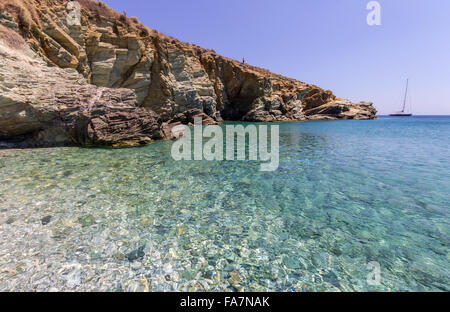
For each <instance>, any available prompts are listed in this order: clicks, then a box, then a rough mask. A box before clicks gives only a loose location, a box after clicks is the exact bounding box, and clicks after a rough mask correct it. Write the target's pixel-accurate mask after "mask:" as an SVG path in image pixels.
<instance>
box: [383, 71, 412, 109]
mask: <svg viewBox="0 0 450 312" xmlns="http://www.w3.org/2000/svg"><path fill="white" fill-rule="evenodd" d="M408 86H409V79H406V91H405V98H404V100H403V109H402V111H401V112H397V113H394V114H390V115H389V116H397V117H409V116H412V113H407V112H406V97H407V95H408Z"/></svg>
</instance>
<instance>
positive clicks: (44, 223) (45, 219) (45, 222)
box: [41, 216, 52, 225]
mask: <svg viewBox="0 0 450 312" xmlns="http://www.w3.org/2000/svg"><path fill="white" fill-rule="evenodd" d="M51 220H52V216H46V217H44V218H42V219H41V223H42V225H47V224H49V223H50V221H51Z"/></svg>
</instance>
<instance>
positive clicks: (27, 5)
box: [0, 0, 40, 32]
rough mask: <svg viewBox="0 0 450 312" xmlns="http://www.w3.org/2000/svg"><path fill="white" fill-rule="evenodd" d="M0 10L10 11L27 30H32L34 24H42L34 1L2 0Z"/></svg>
mask: <svg viewBox="0 0 450 312" xmlns="http://www.w3.org/2000/svg"><path fill="white" fill-rule="evenodd" d="M0 10H5V11H7V12H8V13H10V14H11V15H12V16H13V17H14V19H15V20H16V22H17V23H18V24H19V27H20V29H21V30H23V31H25V32H28V31H30V30H31V27H32V26H33V25H35V24H38V25H39V24H40V22H39V15H38V13H37V12H36V9H35V7H34V3H33V1H30V0H22V1H19V0H0Z"/></svg>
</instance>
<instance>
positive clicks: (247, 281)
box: [0, 117, 450, 291]
mask: <svg viewBox="0 0 450 312" xmlns="http://www.w3.org/2000/svg"><path fill="white" fill-rule="evenodd" d="M171 145H172V142H157V143H155V144H152V145H150V146H147V147H143V148H134V149H120V150H112V149H81V148H51V149H32V150H4V151H0V290H100V291H142V290H144V291H148V290H149V291H184V290H194V291H202V290H209V291H223V290H227V291H236V290H238V291H239V290H245V291H434V290H437V291H450V281H449V276H450V265H449V263H450V262H449V260H450V249H449V245H450V218H449V217H450V199H449V197H450V117H412V118H389V117H380V118H379V119H378V120H374V121H323V122H322V121H318V122H303V123H285V124H280V153H281V160H280V167H279V169H278V170H277V171H275V172H260V171H259V170H258V169H259V163H257V162H250V161H243V162H238V161H223V162H208V161H181V162H176V161H174V160H172V159H171V158H170V149H171ZM45 217H49V218H47V219H45ZM43 219H44V220H45V221H43ZM43 223H44V224H43ZM374 261H375V262H377V263H379V265H380V284H379V285H371V284H369V283H368V282H367V276H368V274H369V273H370V272H371V270H369V269H368V268H367V264H368V263H370V262H374Z"/></svg>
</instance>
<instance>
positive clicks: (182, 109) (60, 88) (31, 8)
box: [0, 0, 376, 146]
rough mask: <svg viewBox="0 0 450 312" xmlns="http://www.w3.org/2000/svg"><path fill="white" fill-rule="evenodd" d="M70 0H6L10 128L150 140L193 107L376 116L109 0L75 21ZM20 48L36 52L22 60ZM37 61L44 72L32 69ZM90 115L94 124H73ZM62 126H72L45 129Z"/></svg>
mask: <svg viewBox="0 0 450 312" xmlns="http://www.w3.org/2000/svg"><path fill="white" fill-rule="evenodd" d="M68 2H69V1H62V0H61V1H59V0H0V25H1V27H2V28H0V35H1V37H0V41H2V43H1V45H2V60H0V62H1V63H0V64H2V65H3V67H2V68H0V70H2V71H1V76H0V88H1V92H2V93H1V94H0V99H1V100H0V118H1V120H3V121H2V122H1V123H0V133H1V136H2V137H3V138H8V139H14V138H16V139H17V138H19V137H27V139H28V142H34V144H35V145H42V144H47V145H52V144H59V143H61V142H72V143H73V144H80V145H86V144H105V145H119V146H121V145H136V144H141V143H142V144H145V143H148V142H150V141H151V140H153V139H156V138H160V137H162V136H163V135H164V131H162V129H161V125H162V124H163V123H165V124H167V123H170V122H174V120H176V119H181V120H185V121H186V122H187V119H188V118H183V117H181V115H183V114H184V116H185V117H186V116H190V113H186V112H189V111H191V112H192V110H194V111H195V112H197V113H199V112H200V113H202V114H204V115H205V117H206V116H208V118H209V119H208V123H211V122H215V121H221V120H223V119H225V120H242V121H262V122H271V121H302V120H318V119H372V118H375V114H376V110H375V109H374V107H373V106H372V104H371V103H366V102H361V103H352V102H350V101H348V100H345V99H341V98H337V97H336V96H335V95H333V93H332V92H331V91H327V90H323V89H321V88H319V87H317V86H314V85H310V84H306V83H303V82H300V81H297V80H294V79H290V78H286V77H283V76H280V75H276V74H273V73H271V72H270V71H268V70H265V69H261V68H257V67H253V66H250V65H247V64H243V63H241V62H238V61H235V60H232V59H229V58H226V57H223V56H220V55H218V54H217V53H215V52H214V51H213V50H206V49H203V48H200V47H198V46H196V45H191V44H189V43H184V42H180V41H178V40H176V39H174V38H171V37H168V36H165V35H163V34H160V33H158V32H157V31H156V30H152V29H149V28H147V27H145V26H143V25H142V24H141V23H140V22H139V21H138V19H137V18H134V17H132V18H129V17H127V16H126V14H119V13H117V12H115V11H113V10H111V9H110V8H108V7H107V6H106V5H104V4H103V3H101V2H95V1H90V0H80V1H78V2H79V3H80V5H81V11H80V13H81V14H80V20H79V22H80V23H79V24H77V23H72V22H71V21H70V19H68V15H70V14H71V13H72V11H71V10H73V6H68ZM16 35H20V37H19V38H18V37H17V36H16ZM27 47H29V49H28V48H27ZM6 50H8V51H6ZM20 53H22V54H26V55H27V58H23V59H22V58H21V57H20V56H19V57H17V55H16V59H15V60H14V54H20ZM4 55H6V56H4ZM13 63H14V65H13V66H15V67H10V65H11V64H13ZM38 63H39V64H38ZM12 68H13V69H12ZM30 71H32V72H33V74H34V76H39V77H41V78H40V79H38V80H36V79H25V78H24V77H30ZM19 77H22V79H20V78H19ZM39 88H41V89H42V90H41V91H39V90H36V89H39ZM39 92H41V93H39ZM24 111H25V112H29V113H23V112H24ZM43 111H45V113H44V114H43V113H42V112H43ZM37 112H39V113H37ZM14 114H16V115H14ZM20 114H22V115H20ZM24 114H25V115H24ZM180 114H181V115H180ZM119 115H120V116H122V117H118V116H119ZM2 116H3V117H2ZM5 116H6V117H5ZM28 116H31V117H28ZM36 116H39V118H38V117H36ZM50 116H53V117H54V116H62V119H61V117H58V118H59V119H58V118H56V117H54V118H51V117H50ZM75 116H76V117H75ZM82 116H85V117H82ZM6 119H8V121H6ZM82 120H85V121H82ZM86 120H89V121H88V122H87V121H86ZM83 122H84V124H83V125H86V124H89V125H90V126H89V127H87V128H85V130H82V131H84V132H83V133H84V134H83V135H81V134H80V132H79V131H81V130H76V131H75V132H76V133H75V134H74V133H73V131H74V130H73V129H78V127H81V128H83V127H85V126H79V124H80V123H83ZM177 122H181V121H177ZM58 124H61V125H64V126H58ZM58 129H59V130H58ZM83 129H84V128H83ZM55 132H64V133H65V134H64V135H62V134H58V135H47V134H46V135H44V134H43V133H55ZM63 137H64V139H63Z"/></svg>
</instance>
